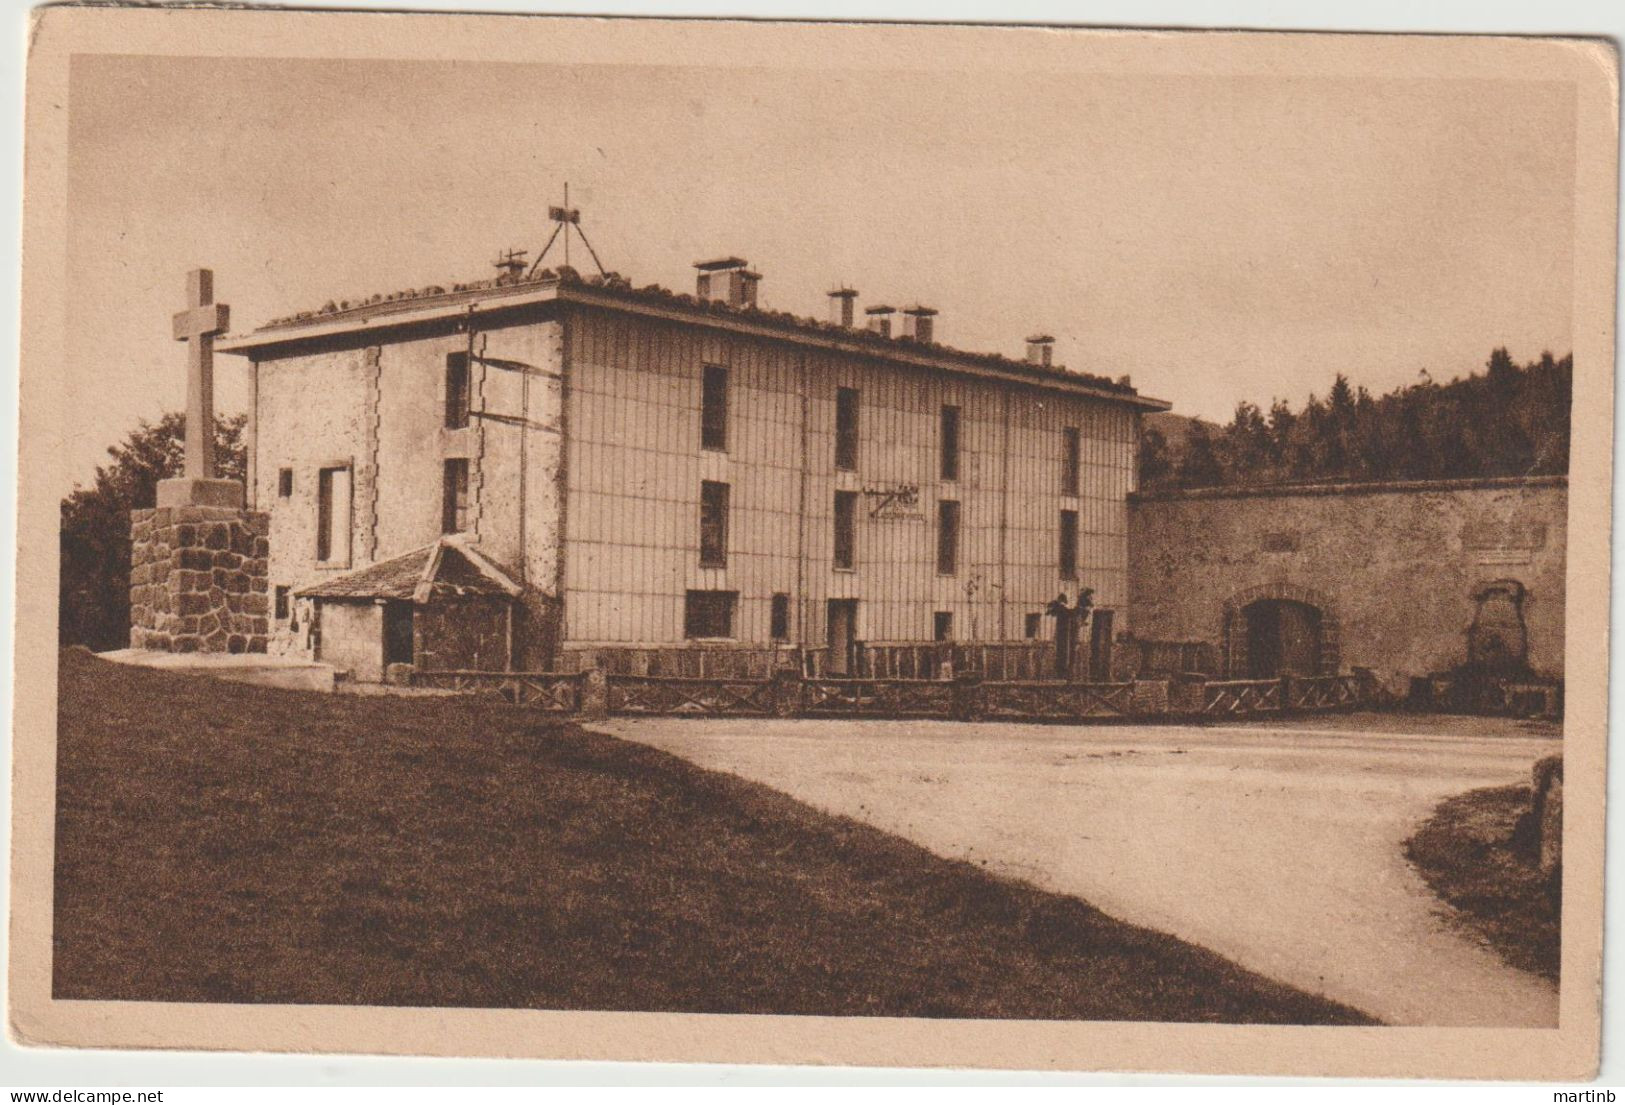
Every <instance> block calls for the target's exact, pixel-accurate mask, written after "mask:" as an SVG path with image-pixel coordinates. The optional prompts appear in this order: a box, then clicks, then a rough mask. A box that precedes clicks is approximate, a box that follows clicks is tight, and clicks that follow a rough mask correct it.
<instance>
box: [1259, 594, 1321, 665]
mask: <svg viewBox="0 0 1625 1105" xmlns="http://www.w3.org/2000/svg"><path fill="white" fill-rule="evenodd" d="M1242 616H1243V617H1244V618H1246V621H1247V676H1248V678H1250V679H1276V678H1279V677H1280V676H1282V675H1317V674H1319V672H1320V620H1321V618H1320V611H1319V610H1318V609H1317V608H1315V607H1313V606H1310V605H1309V604H1308V603H1306V602H1295V601H1293V600H1291V599H1259V600H1258V601H1257V602H1254V603H1250V604H1249V605H1247V606H1244V607H1243V608H1242Z"/></svg>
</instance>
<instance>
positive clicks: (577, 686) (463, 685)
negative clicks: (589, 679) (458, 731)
mask: <svg viewBox="0 0 1625 1105" xmlns="http://www.w3.org/2000/svg"><path fill="white" fill-rule="evenodd" d="M585 678H586V676H585V675H584V674H582V673H569V672H563V673H561V672H540V671H415V672H413V673H412V678H411V685H412V686H414V687H428V688H432V689H434V690H442V691H453V692H456V693H459V694H469V695H478V696H481V697H493V698H500V699H502V701H504V702H507V703H509V704H510V705H514V706H525V707H528V708H529V709H532V710H542V711H545V712H546V713H550V714H576V713H580V712H581V706H582V700H581V684H582V682H583V681H584V679H585Z"/></svg>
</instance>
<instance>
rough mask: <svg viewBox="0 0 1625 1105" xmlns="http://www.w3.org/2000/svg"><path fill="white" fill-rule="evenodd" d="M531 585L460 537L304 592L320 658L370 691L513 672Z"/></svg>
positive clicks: (314, 651) (300, 592) (315, 652)
mask: <svg viewBox="0 0 1625 1105" xmlns="http://www.w3.org/2000/svg"><path fill="white" fill-rule="evenodd" d="M522 590H523V589H522V588H521V586H520V585H519V584H518V583H516V582H515V581H514V579H513V577H512V576H511V575H509V573H508V572H506V571H504V570H503V569H502V568H501V567H500V566H498V565H497V564H496V562H494V561H493V560H492V559H491V558H490V557H488V556H486V555H485V554H484V553H483V552H481V551H480V550H479V549H478V548H477V547H476V546H474V545H473V544H471V543H469V542H468V541H466V540H465V539H463V538H462V537H461V536H459V535H452V536H448V537H442V538H441V539H440V540H438V541H436V542H435V543H434V544H432V545H426V546H424V547H422V548H419V549H414V550H412V551H411V552H408V553H403V554H401V555H400V556H396V557H392V558H390V559H388V560H383V561H380V562H378V563H377V564H371V565H368V566H367V567H365V568H359V569H356V570H355V571H351V572H346V573H344V574H343V575H337V576H333V577H331V578H329V579H324V580H322V581H320V582H318V583H314V584H310V585H308V586H305V587H302V588H299V589H298V590H296V591H295V592H294V597H295V598H296V599H302V600H308V601H309V602H310V604H311V614H310V617H311V634H310V639H311V654H312V657H313V659H315V660H318V661H321V662H322V663H326V664H332V665H333V666H335V667H337V668H339V669H341V670H342V671H344V672H345V673H347V675H348V677H349V678H350V679H351V680H354V681H356V682H362V683H380V682H386V681H388V682H405V681H407V680H408V679H410V677H411V675H412V673H413V672H418V671H457V670H480V671H511V670H512V669H513V663H514V619H515V617H516V616H518V615H519V610H517V609H516V607H518V606H519V598H520V595H521V594H522Z"/></svg>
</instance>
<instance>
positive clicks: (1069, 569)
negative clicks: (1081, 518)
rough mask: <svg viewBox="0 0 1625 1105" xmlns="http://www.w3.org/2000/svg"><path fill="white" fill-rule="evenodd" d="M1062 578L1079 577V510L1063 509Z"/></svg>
mask: <svg viewBox="0 0 1625 1105" xmlns="http://www.w3.org/2000/svg"><path fill="white" fill-rule="evenodd" d="M1060 559H1061V578H1062V579H1077V578H1078V512H1077V511H1075V510H1063V511H1061V557H1060Z"/></svg>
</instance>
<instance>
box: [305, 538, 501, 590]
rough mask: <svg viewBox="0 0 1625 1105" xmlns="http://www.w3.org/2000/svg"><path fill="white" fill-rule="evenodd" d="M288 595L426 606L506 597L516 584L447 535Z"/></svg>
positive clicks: (486, 558)
mask: <svg viewBox="0 0 1625 1105" xmlns="http://www.w3.org/2000/svg"><path fill="white" fill-rule="evenodd" d="M294 593H295V594H296V595H299V596H302V597H305V598H323V599H402V600H411V601H415V602H427V601H429V599H430V598H431V597H436V598H443V597H449V596H461V595H510V596H511V595H516V594H518V593H519V585H518V584H516V583H514V581H513V580H512V579H511V578H509V577H508V575H507V573H505V572H503V571H502V569H500V568H498V567H497V566H496V565H495V564H494V563H492V562H491V560H490V559H489V558H488V557H486V556H485V555H484V554H483V553H481V552H480V551H479V550H478V549H476V548H474V547H473V546H470V545H468V544H467V543H466V542H464V541H463V539H462V538H460V537H456V536H453V537H442V538H441V539H440V540H438V541H436V542H435V543H434V544H432V545H425V546H423V548H421V549H413V550H412V551H411V552H408V553H402V554H401V555H400V556H395V557H391V558H390V559H388V560H380V561H379V562H378V563H376V564H369V565H367V566H366V567H364V568H357V569H355V570H354V571H350V572H345V573H344V574H342V575H336V576H332V577H330V578H328V579H324V580H321V581H319V582H317V583H313V584H311V585H309V586H306V587H300V588H298V589H297V590H296V591H295V592H294Z"/></svg>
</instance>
